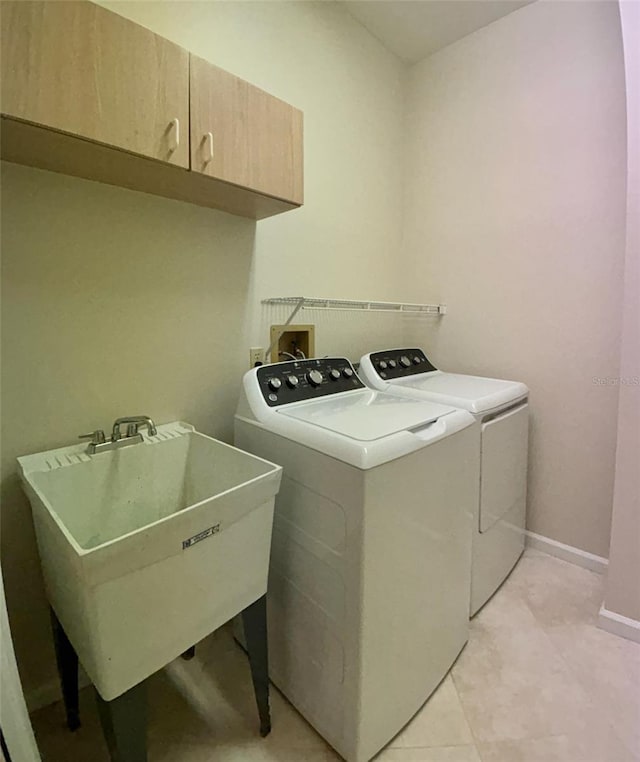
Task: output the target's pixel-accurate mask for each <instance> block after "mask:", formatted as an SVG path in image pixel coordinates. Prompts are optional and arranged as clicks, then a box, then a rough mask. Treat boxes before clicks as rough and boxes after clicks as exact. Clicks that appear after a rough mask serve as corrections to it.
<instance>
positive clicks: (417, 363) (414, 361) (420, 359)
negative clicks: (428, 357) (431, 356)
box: [413, 355, 422, 365]
mask: <svg viewBox="0 0 640 762" xmlns="http://www.w3.org/2000/svg"><path fill="white" fill-rule="evenodd" d="M421 362H422V358H421V357H419V356H418V355H415V356H414V358H413V364H414V365H420V363H421Z"/></svg>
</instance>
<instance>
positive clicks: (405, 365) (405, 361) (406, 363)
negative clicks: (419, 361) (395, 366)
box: [400, 355, 411, 368]
mask: <svg viewBox="0 0 640 762" xmlns="http://www.w3.org/2000/svg"><path fill="white" fill-rule="evenodd" d="M400 365H402V367H403V368H408V367H409V366H410V365H411V360H410V359H409V358H408V357H407V356H406V355H402V357H401V358H400Z"/></svg>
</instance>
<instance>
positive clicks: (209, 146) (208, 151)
mask: <svg viewBox="0 0 640 762" xmlns="http://www.w3.org/2000/svg"><path fill="white" fill-rule="evenodd" d="M204 144H205V146H204V149H205V151H204V165H205V167H206V166H207V164H209V163H210V162H212V161H213V132H206V133H205V135H204Z"/></svg>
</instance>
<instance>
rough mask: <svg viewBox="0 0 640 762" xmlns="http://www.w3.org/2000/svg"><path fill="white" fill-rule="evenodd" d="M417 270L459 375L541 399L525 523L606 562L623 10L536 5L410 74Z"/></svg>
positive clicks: (442, 346)
mask: <svg viewBox="0 0 640 762" xmlns="http://www.w3.org/2000/svg"><path fill="white" fill-rule="evenodd" d="M407 98H408V125H407V126H408V139H407V154H406V158H407V187H406V191H405V193H406V198H407V204H406V246H407V257H408V259H410V260H411V261H413V265H409V269H410V270H411V269H412V267H413V268H415V272H416V274H417V276H418V277H416V278H415V281H416V283H417V284H419V287H418V288H417V289H416V291H415V293H414V297H415V299H416V300H419V299H420V298H422V297H423V296H424V295H425V294H427V293H429V294H430V295H432V296H433V297H435V298H436V299H440V300H442V301H445V302H447V304H448V305H449V314H448V315H447V317H446V318H445V319H444V320H443V321H442V324H441V327H440V328H438V329H435V330H428V329H425V328H423V327H420V326H419V327H417V328H416V330H415V331H414V337H415V340H416V341H417V342H418V343H421V344H424V346H425V347H426V349H427V351H428V352H430V353H431V355H433V357H434V359H435V361H436V363H437V364H439V365H440V366H441V367H443V368H445V369H448V370H457V371H462V372H469V373H478V374H481V375H495V376H499V377H503V378H513V379H518V380H521V381H524V382H525V383H527V384H528V385H529V387H530V389H531V409H532V421H531V456H530V480H529V510H528V526H529V528H530V529H531V530H533V531H534V532H538V533H540V534H542V535H546V536H548V537H551V538H553V539H555V540H558V541H560V542H563V543H567V544H569V545H572V546H576V547H578V548H581V549H583V550H586V551H589V552H592V553H595V554H598V555H601V556H606V555H607V552H608V547H609V528H610V516H611V502H612V492H613V470H614V468H613V467H614V455H615V443H616V417H617V399H618V390H617V388H616V387H614V386H608V385H598V384H596V383H594V382H593V379H594V377H608V376H617V375H618V374H619V371H618V365H619V341H620V301H621V294H622V278H623V261H624V220H625V216H624V206H625V202H624V193H625V166H626V156H625V116H624V114H625V110H624V109H625V104H624V71H623V61H622V52H621V37H620V21H619V17H618V8H617V4H616V3H609V2H605V3H598V2H589V3H586V2H580V3H566V2H538V3H534V4H532V5H529V6H527V7H525V8H522V9H520V10H518V11H516V12H515V13H512V14H510V15H508V16H506V17H504V18H502V19H500V20H499V21H496V22H495V23H493V24H491V25H490V26H488V27H485V28H484V29H481V30H479V31H478V32H475V33H474V34H472V35H470V36H468V37H466V38H464V39H462V40H460V41H459V42H457V43H455V44H453V45H451V46H449V47H448V48H446V49H444V50H442V51H440V52H439V53H436V54H435V55H433V56H432V57H431V58H429V59H427V60H425V61H423V62H421V63H419V64H417V65H415V66H414V67H412V69H411V70H410V77H409V89H408V96H407Z"/></svg>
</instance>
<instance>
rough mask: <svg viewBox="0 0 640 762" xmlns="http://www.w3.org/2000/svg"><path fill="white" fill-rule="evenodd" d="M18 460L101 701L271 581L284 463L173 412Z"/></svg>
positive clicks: (46, 568)
mask: <svg viewBox="0 0 640 762" xmlns="http://www.w3.org/2000/svg"><path fill="white" fill-rule="evenodd" d="M18 462H19V464H20V471H21V476H22V480H23V482H24V485H25V489H26V492H27V495H28V496H29V500H30V502H31V507H32V511H33V516H34V524H35V528H36V535H37V540H38V548H39V551H40V559H41V561H42V569H43V573H44V578H45V584H46V588H47V595H48V598H49V602H50V603H51V606H52V607H53V609H54V611H55V612H56V615H57V617H58V619H59V620H60V622H61V624H62V626H63V628H64V630H65V632H66V634H67V636H68V637H69V639H70V640H71V642H72V644H73V646H74V648H75V650H76V651H77V653H78V656H79V658H80V661H81V663H82V665H83V666H84V668H85V670H86V671H87V673H88V675H89V677H90V678H91V680H92V681H93V683H94V684H95V686H96V688H97V689H98V692H99V693H100V695H101V696H102V698H103V699H105V700H107V701H110V700H111V699H113V698H115V697H117V696H119V695H120V694H122V693H124V691H126V690H128V689H129V688H131V687H132V686H134V685H136V684H137V683H139V682H140V681H141V680H143V679H145V678H146V677H148V676H149V675H151V674H152V673H153V672H155V671H157V670H158V669H160V668H161V667H163V666H164V665H165V664H167V663H168V662H169V661H171V660H172V659H174V658H175V657H176V656H178V655H179V654H180V653H182V652H183V651H185V650H186V649H187V648H188V647H189V646H191V645H193V644H194V643H197V642H198V641H199V640H201V639H202V638H203V637H205V636H206V635H208V634H209V633H210V632H212V631H213V630H215V629H216V628H217V627H219V626H220V625H222V624H223V623H224V622H226V621H228V620H229V619H230V618H231V617H233V616H234V615H235V614H237V613H238V612H239V611H241V610H242V609H244V608H246V606H248V605H249V604H251V603H252V602H253V601H255V600H256V599H257V598H259V597H260V596H261V595H264V593H265V592H266V589H267V571H268V564H269V552H270V545H271V526H272V521H273V504H274V498H275V495H276V493H277V492H278V488H279V486H280V478H281V474H282V469H281V468H280V466H276V465H274V464H273V463H269V462H268V461H266V460H262V459H261V458H258V457H256V456H254V455H249V454H248V453H245V452H243V451H242V450H238V449H237V448H235V447H231V446H230V445H227V444H224V443H223V442H219V441H217V440H215V439H212V438H211V437H207V436H205V435H204V434H200V433H198V432H197V431H195V429H194V428H193V426H190V425H189V424H185V423H179V422H176V423H170V424H165V425H163V426H158V432H157V434H156V435H155V436H152V437H149V436H147V435H144V441H143V442H142V443H141V444H136V445H132V446H130V447H125V448H122V449H119V450H113V451H109V452H103V453H100V454H96V455H87V454H86V445H73V446H71V447H65V448H62V449H59V450H51V451H49V452H43V453H39V454H37V455H28V456H25V457H22V458H18Z"/></svg>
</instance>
